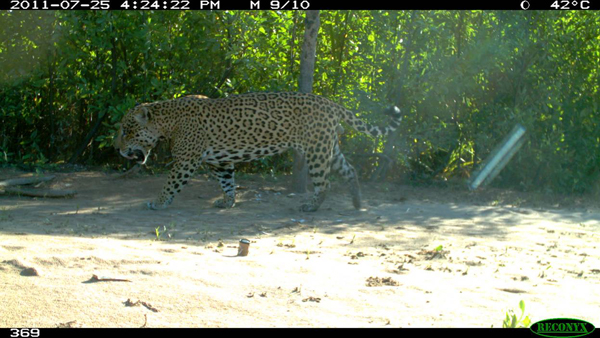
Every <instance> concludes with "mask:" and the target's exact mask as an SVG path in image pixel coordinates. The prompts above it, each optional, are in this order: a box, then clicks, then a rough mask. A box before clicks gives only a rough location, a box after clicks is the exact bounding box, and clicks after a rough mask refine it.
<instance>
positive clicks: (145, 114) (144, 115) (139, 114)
mask: <svg viewBox="0 0 600 338" xmlns="http://www.w3.org/2000/svg"><path fill="white" fill-rule="evenodd" d="M134 118H135V120H136V121H137V122H138V123H139V124H140V125H141V126H142V127H144V126H145V125H147V124H148V122H150V120H151V119H152V117H151V115H150V111H149V110H148V107H144V106H141V107H139V108H137V111H136V112H135V115H134Z"/></svg>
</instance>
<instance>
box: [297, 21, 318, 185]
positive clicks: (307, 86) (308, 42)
mask: <svg viewBox="0 0 600 338" xmlns="http://www.w3.org/2000/svg"><path fill="white" fill-rule="evenodd" d="M304 24H305V26H304V43H303V45H302V55H301V57H300V78H299V79H298V90H299V91H300V92H302V93H312V87H313V75H314V72H315V60H316V56H317V35H318V33H319V26H320V24H321V22H320V18H319V11H306V18H305V19H304ZM292 172H293V178H292V190H293V191H294V192H296V193H305V192H306V186H307V185H308V166H307V165H306V159H305V158H304V154H302V153H301V152H299V151H298V150H296V149H294V166H293V169H292Z"/></svg>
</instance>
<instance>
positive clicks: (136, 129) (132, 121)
mask: <svg viewBox="0 0 600 338" xmlns="http://www.w3.org/2000/svg"><path fill="white" fill-rule="evenodd" d="M153 122H154V121H153V119H152V112H151V107H150V106H149V105H147V104H142V105H138V106H136V107H134V108H132V109H131V110H130V111H129V112H127V114H126V115H125V116H124V117H123V119H122V120H121V123H120V126H119V131H118V134H117V136H116V138H115V140H114V147H115V148H116V149H117V150H118V151H119V153H120V154H121V155H122V156H123V157H125V158H126V159H129V160H136V161H137V162H138V163H141V164H145V163H146V161H147V160H148V156H149V155H150V150H152V148H154V147H155V146H156V143H158V140H159V138H160V137H161V134H160V131H159V129H158V128H157V126H156V125H155V123H153Z"/></svg>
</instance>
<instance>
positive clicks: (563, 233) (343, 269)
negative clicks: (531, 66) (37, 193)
mask: <svg viewBox="0 0 600 338" xmlns="http://www.w3.org/2000/svg"><path fill="white" fill-rule="evenodd" d="M52 174H53V175H56V178H55V179H54V180H53V181H51V182H48V183H43V184H42V185H41V186H40V187H38V188H45V189H68V190H76V191H77V194H76V195H75V197H73V198H31V197H19V196H14V195H2V194H0V299H1V302H2V306H0V326H2V327H131V328H136V327H490V326H493V327H501V326H502V321H503V320H504V318H505V317H506V314H507V312H508V311H514V312H515V313H516V314H517V316H519V315H520V313H521V311H520V310H519V302H520V301H521V300H523V301H524V302H525V315H526V316H528V317H529V318H530V319H531V321H532V322H536V321H538V320H543V319H547V318H557V317H567V318H578V319H583V320H586V321H589V322H591V323H592V324H594V325H595V326H599V325H600V317H599V316H598V314H599V313H600V312H599V311H598V309H599V308H600V258H599V257H600V244H599V242H600V241H599V239H600V222H599V221H600V209H599V208H598V206H600V203H598V201H597V200H596V201H594V200H591V199H588V198H584V197H578V198H573V197H561V196H554V195H549V194H527V193H518V192H512V191H506V190H500V189H490V188H487V189H482V190H481V191H475V192H470V191H468V190H467V189H466V188H465V186H464V185H462V184H461V185H454V186H453V185H450V186H447V187H433V186H431V187H414V186H408V185H402V184H395V183H381V184H378V183H376V184H374V183H369V182H362V187H363V205H364V208H363V209H361V210H354V209H353V207H352V202H351V199H350V197H349V195H348V193H347V192H346V190H345V189H344V188H345V187H344V184H343V183H342V182H340V181H335V182H333V183H332V186H333V188H332V191H331V192H330V194H329V195H328V197H327V199H326V200H325V202H324V204H323V205H322V207H321V209H320V210H319V211H317V212H315V213H302V212H299V211H298V207H299V206H300V204H301V202H302V201H303V199H306V198H308V195H297V194H292V193H290V192H289V191H288V189H287V187H288V186H289V184H288V181H289V177H285V176H284V177H279V178H277V179H275V178H270V177H267V178H265V177H261V176H253V175H238V177H237V183H238V184H239V188H238V201H237V204H236V205H235V207H234V208H232V209H228V210H221V209H216V208H214V207H213V206H212V203H213V201H214V200H216V199H217V198H219V197H220V195H221V193H220V191H219V187H218V183H217V182H215V181H212V180H210V179H209V178H208V177H207V176H205V175H198V176H197V177H195V178H194V179H193V180H192V181H191V183H190V184H188V187H186V189H184V190H183V191H182V193H181V194H180V195H179V196H177V197H176V199H175V201H174V202H173V204H172V205H171V206H170V207H169V208H167V209H165V210H161V211H153V210H148V209H146V207H145V203H146V202H147V201H150V200H152V199H153V198H154V197H155V196H156V195H158V193H159V192H160V189H161V187H162V184H163V183H164V181H165V179H166V178H165V176H166V175H165V174H161V175H148V174H146V173H140V174H135V175H132V177H129V178H123V179H117V180H114V179H112V177H113V176H114V173H113V174H107V173H103V172H101V171H83V172H69V173H65V172H62V173H52ZM29 176H31V174H27V173H23V172H19V171H15V170H13V169H10V170H9V169H0V180H3V179H8V178H17V177H29ZM242 238H246V239H249V240H250V246H249V250H248V255H247V256H238V247H239V240H240V239H242Z"/></svg>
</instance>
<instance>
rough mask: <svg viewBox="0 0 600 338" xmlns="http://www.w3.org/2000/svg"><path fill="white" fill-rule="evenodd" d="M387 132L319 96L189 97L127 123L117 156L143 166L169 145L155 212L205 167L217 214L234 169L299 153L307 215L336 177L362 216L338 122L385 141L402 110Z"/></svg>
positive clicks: (142, 111) (150, 106)
mask: <svg viewBox="0 0 600 338" xmlns="http://www.w3.org/2000/svg"><path fill="white" fill-rule="evenodd" d="M386 113H387V114H389V115H391V116H392V121H391V122H390V124H389V126H387V127H385V128H379V127H376V126H372V125H369V124H367V123H365V122H363V121H362V120H360V119H358V118H357V117H356V116H355V114H354V113H353V112H351V111H349V110H347V109H345V108H343V107H342V106H340V105H338V104H335V103H333V102H332V101H329V100H327V99H325V98H323V97H321V96H317V95H313V94H303V93H295V92H290V93H249V94H242V95H236V96H230V97H227V98H222V99H208V98H206V97H204V96H200V95H198V96H186V97H182V98H178V99H175V100H169V101H160V102H155V103H145V104H142V105H138V106H136V107H135V108H133V109H132V110H131V111H129V112H128V113H127V114H126V115H125V116H124V117H123V120H122V123H121V128H120V130H119V135H118V136H117V138H116V140H115V148H117V149H118V150H119V152H120V153H121V155H123V156H124V157H126V158H128V159H132V160H137V161H138V162H141V163H145V162H146V159H147V158H148V155H149V153H150V150H151V149H152V148H153V147H154V146H156V144H157V142H158V141H159V140H164V139H169V140H171V142H172V148H171V152H172V155H173V157H174V158H175V162H174V165H173V168H172V170H171V172H170V174H169V178H168V179H167V182H166V184H165V186H164V188H163V190H162V192H161V194H160V196H159V197H158V199H157V200H155V201H154V202H151V203H149V204H148V206H149V207H150V208H152V209H157V208H164V207H166V206H167V205H169V204H170V203H171V202H172V201H173V198H174V197H175V195H177V194H178V193H179V192H180V191H181V189H182V188H183V186H184V185H186V184H187V183H188V181H189V180H190V178H191V177H192V175H193V173H194V171H195V170H196V169H197V168H198V167H199V166H200V164H201V163H203V162H204V163H206V164H208V167H209V168H210V170H211V172H212V173H213V174H214V175H215V176H216V177H217V179H218V180H219V183H220V184H221V188H222V190H223V193H224V194H223V199H220V200H218V201H216V202H215V203H214V204H215V206H216V207H220V208H229V207H233V206H234V204H235V184H234V164H235V163H237V162H247V161H251V160H254V159H257V158H261V157H264V156H270V155H274V154H278V153H281V152H283V151H285V150H287V149H289V148H295V149H297V150H299V151H300V152H302V153H304V154H305V157H306V162H307V165H308V171H309V174H310V177H311V179H312V182H313V185H314V194H313V197H312V199H311V200H310V201H309V202H308V203H306V204H303V205H302V206H301V208H300V210H302V211H316V210H317V209H318V208H319V206H320V205H321V203H322V202H323V200H324V198H325V195H326V193H327V191H328V190H329V179H328V177H329V173H330V171H331V170H333V171H334V172H337V173H339V174H340V175H341V176H342V177H343V178H344V179H346V181H347V182H348V183H349V185H350V192H351V194H352V200H353V204H354V207H355V208H357V209H358V208H360V205H361V197H360V187H359V184H358V178H357V175H356V170H354V168H353V167H352V165H350V163H348V161H347V160H346V159H345V158H344V155H343V154H342V153H341V152H340V148H339V145H338V133H337V132H338V131H343V128H340V126H339V123H340V121H342V120H343V121H345V122H346V123H348V124H349V125H350V126H352V127H353V128H354V129H356V130H358V131H360V132H364V133H369V134H371V135H373V136H379V135H384V134H386V133H388V132H390V131H393V130H395V129H396V128H397V127H398V125H399V124H400V120H401V116H400V110H399V109H398V108H396V107H391V108H389V109H388V110H387V111H386Z"/></svg>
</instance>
